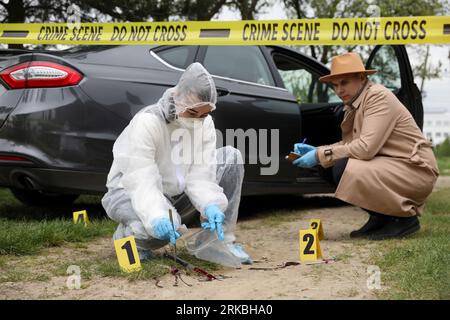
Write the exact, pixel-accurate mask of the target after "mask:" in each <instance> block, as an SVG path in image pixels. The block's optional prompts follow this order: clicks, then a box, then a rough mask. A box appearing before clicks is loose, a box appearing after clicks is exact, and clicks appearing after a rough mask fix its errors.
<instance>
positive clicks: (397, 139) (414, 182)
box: [317, 81, 439, 217]
mask: <svg viewBox="0 0 450 320" xmlns="http://www.w3.org/2000/svg"><path fill="white" fill-rule="evenodd" d="M344 111H345V113H344V120H343V121H342V123H341V129H342V141H340V142H337V143H335V144H333V145H330V146H321V147H318V148H317V156H318V158H319V161H320V164H321V165H322V166H323V167H325V168H327V167H330V166H332V165H334V163H335V161H336V160H338V159H342V158H347V157H348V158H349V161H348V163H347V167H346V169H345V171H344V174H343V175H342V178H341V181H340V183H339V185H338V187H337V189H336V197H337V198H338V199H341V200H343V201H345V202H348V203H351V204H353V205H355V206H358V207H361V208H365V209H369V210H372V211H375V212H379V213H384V214H387V215H392V216H399V217H409V216H414V215H420V214H421V213H422V212H423V208H424V204H425V200H426V198H427V197H428V196H429V194H430V193H431V191H432V190H433V187H434V184H435V182H436V179H437V177H438V175H439V171H438V168H437V164H436V159H435V157H434V154H433V150H432V148H431V143H430V142H429V141H428V140H426V139H425V138H424V136H423V134H422V132H421V131H420V129H419V128H418V126H417V125H416V123H415V121H414V119H413V117H412V116H411V114H410V113H409V111H408V110H407V109H406V107H405V106H404V105H403V104H402V103H401V102H400V101H399V100H398V99H397V97H396V96H395V95H394V94H393V93H392V92H391V91H390V90H389V89H387V88H385V87H384V86H382V85H379V84H375V83H373V82H371V81H368V82H367V84H366V85H365V87H364V89H363V90H362V92H361V94H360V95H359V96H358V98H357V99H356V100H355V101H354V102H353V103H352V104H351V105H350V106H345V107H344ZM327 149H331V155H330V151H327V152H325V151H326V150H327Z"/></svg>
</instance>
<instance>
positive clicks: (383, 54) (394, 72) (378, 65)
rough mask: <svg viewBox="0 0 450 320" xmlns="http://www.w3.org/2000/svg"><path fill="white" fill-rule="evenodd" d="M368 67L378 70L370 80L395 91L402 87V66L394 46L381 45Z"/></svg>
mask: <svg viewBox="0 0 450 320" xmlns="http://www.w3.org/2000/svg"><path fill="white" fill-rule="evenodd" d="M368 69H375V70H378V72H377V73H375V74H374V75H371V76H370V80H372V81H373V82H376V83H379V84H382V85H384V86H385V87H386V88H389V89H390V90H391V91H394V92H396V91H398V90H399V89H400V88H401V87H402V83H401V75H400V66H399V64H398V59H397V56H396V55H395V50H394V48H393V47H392V46H382V47H380V49H379V50H378V51H377V52H376V53H375V55H374V57H373V60H372V61H371V63H370V65H369V66H368Z"/></svg>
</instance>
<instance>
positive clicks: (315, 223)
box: [309, 219, 324, 240]
mask: <svg viewBox="0 0 450 320" xmlns="http://www.w3.org/2000/svg"><path fill="white" fill-rule="evenodd" d="M309 223H310V224H309V227H310V228H311V229H314V230H317V234H318V235H319V240H323V236H324V233H323V227H322V222H320V219H311V220H309Z"/></svg>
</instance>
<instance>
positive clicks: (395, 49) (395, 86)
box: [366, 45, 423, 129]
mask: <svg viewBox="0 0 450 320" xmlns="http://www.w3.org/2000/svg"><path fill="white" fill-rule="evenodd" d="M366 68H367V69H376V70H378V72H377V73H376V74H374V75H372V76H370V79H371V80H372V81H374V82H377V83H380V84H382V85H384V86H385V87H386V88H388V89H390V90H391V91H392V92H393V93H394V94H395V95H396V96H397V98H398V99H399V100H400V101H401V102H402V103H403V104H404V105H405V107H406V108H408V110H409V112H411V114H412V116H413V117H414V119H415V120H416V123H417V125H418V126H419V128H420V129H422V127H423V105H422V95H421V93H420V90H419V88H418V87H417V85H416V84H415V83H414V76H413V73H412V69H411V64H410V62H409V58H408V53H407V52H406V48H405V46H403V45H378V46H376V47H375V48H374V49H373V51H372V52H371V54H370V56H369V59H368V60H367V64H366Z"/></svg>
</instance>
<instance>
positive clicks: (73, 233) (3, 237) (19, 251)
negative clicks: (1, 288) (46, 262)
mask: <svg viewBox="0 0 450 320" xmlns="http://www.w3.org/2000/svg"><path fill="white" fill-rule="evenodd" d="M84 209H86V210H87V212H88V215H89V217H90V220H91V224H89V225H88V227H84V225H82V224H74V223H73V222H72V212H73V211H78V210H84ZM115 226H116V223H114V222H113V221H111V220H109V219H107V218H106V217H105V215H104V213H103V212H102V210H101V207H100V205H99V200H98V197H93V196H84V197H80V199H79V200H77V202H76V203H74V204H73V205H71V206H68V207H56V208H55V207H47V208H36V207H29V206H25V205H23V204H21V203H20V202H19V201H17V200H16V199H15V198H14V197H13V196H12V194H11V193H10V191H9V190H8V189H0V256H1V255H30V254H37V253H39V252H40V251H41V250H42V249H43V248H48V247H55V246H61V245H63V244H64V243H66V242H87V241H89V240H92V239H93V238H96V237H101V236H107V235H112V234H113V232H114V229H115ZM0 264H1V262H0Z"/></svg>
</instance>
